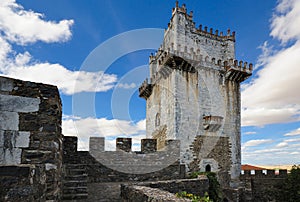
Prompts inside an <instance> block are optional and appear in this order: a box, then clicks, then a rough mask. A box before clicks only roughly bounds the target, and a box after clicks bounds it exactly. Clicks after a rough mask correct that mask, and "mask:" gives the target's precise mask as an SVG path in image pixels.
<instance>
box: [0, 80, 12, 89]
mask: <svg viewBox="0 0 300 202" xmlns="http://www.w3.org/2000/svg"><path fill="white" fill-rule="evenodd" d="M13 88H14V83H13V80H12V79H10V78H5V77H0V91H12V90H13Z"/></svg>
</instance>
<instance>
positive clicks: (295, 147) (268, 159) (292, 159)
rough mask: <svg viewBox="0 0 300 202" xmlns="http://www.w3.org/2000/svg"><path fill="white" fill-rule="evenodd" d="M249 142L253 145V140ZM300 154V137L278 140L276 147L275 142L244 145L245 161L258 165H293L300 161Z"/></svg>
mask: <svg viewBox="0 0 300 202" xmlns="http://www.w3.org/2000/svg"><path fill="white" fill-rule="evenodd" d="M274 141H275V140H274ZM249 142H250V141H249ZM248 144H250V145H253V142H250V143H248ZM254 144H255V142H254ZM299 154H300V138H293V139H284V140H281V141H279V142H277V144H276V145H275V147H274V146H273V144H266V145H264V146H263V147H258V148H257V147H251V146H248V147H243V162H244V163H251V164H257V165H265V164H268V165H273V164H281V165H284V164H286V165H287V164H289V165H292V164H299V163H300V162H299V159H300V158H299V157H300V156H299ZM283 155H284V156H288V158H283Z"/></svg>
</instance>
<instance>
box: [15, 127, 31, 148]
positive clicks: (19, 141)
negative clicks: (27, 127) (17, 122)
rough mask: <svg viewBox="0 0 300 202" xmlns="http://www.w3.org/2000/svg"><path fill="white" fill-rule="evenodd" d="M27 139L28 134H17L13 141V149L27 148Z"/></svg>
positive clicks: (21, 132)
mask: <svg viewBox="0 0 300 202" xmlns="http://www.w3.org/2000/svg"><path fill="white" fill-rule="evenodd" d="M29 137H30V132H24V131H20V132H18V134H17V137H16V141H15V147H21V148H26V147H29V141H30V139H29Z"/></svg>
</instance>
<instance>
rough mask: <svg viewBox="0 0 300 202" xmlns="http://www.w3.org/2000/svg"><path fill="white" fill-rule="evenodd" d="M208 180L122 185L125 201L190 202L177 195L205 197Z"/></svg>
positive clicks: (122, 194) (122, 195)
mask: <svg viewBox="0 0 300 202" xmlns="http://www.w3.org/2000/svg"><path fill="white" fill-rule="evenodd" d="M208 188H209V182H208V179H207V178H205V179H183V180H176V181H175V180H167V181H157V182H144V183H136V184H122V186H121V197H122V199H123V201H132V202H133V201H157V202H158V201H190V200H189V199H182V198H178V197H176V196H175V193H179V192H182V191H186V192H187V193H191V194H195V195H198V196H203V195H204V193H205V192H208Z"/></svg>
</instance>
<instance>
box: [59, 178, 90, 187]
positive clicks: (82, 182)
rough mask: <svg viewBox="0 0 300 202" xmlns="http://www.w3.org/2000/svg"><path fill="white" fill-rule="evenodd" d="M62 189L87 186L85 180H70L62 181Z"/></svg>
mask: <svg viewBox="0 0 300 202" xmlns="http://www.w3.org/2000/svg"><path fill="white" fill-rule="evenodd" d="M63 186H64V187H83V186H87V180H70V181H63Z"/></svg>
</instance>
